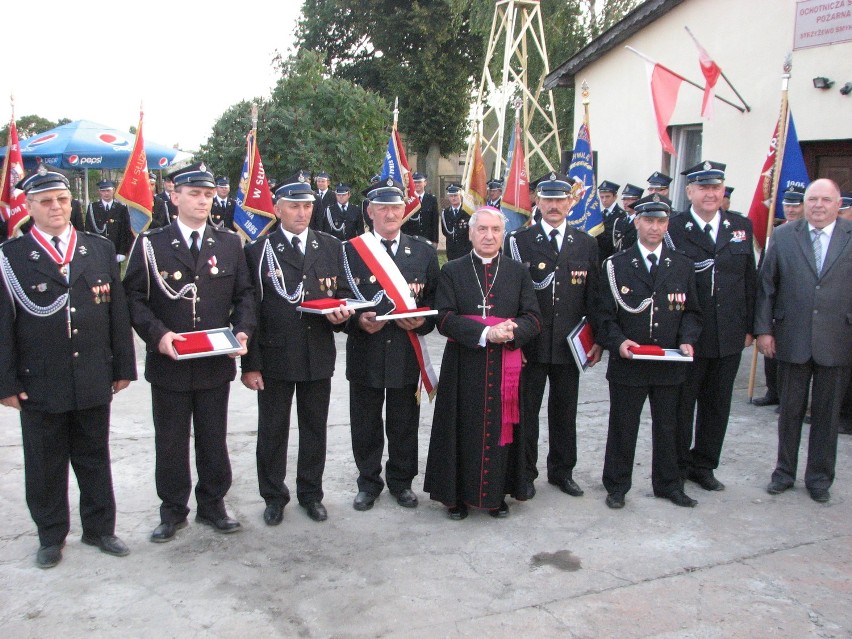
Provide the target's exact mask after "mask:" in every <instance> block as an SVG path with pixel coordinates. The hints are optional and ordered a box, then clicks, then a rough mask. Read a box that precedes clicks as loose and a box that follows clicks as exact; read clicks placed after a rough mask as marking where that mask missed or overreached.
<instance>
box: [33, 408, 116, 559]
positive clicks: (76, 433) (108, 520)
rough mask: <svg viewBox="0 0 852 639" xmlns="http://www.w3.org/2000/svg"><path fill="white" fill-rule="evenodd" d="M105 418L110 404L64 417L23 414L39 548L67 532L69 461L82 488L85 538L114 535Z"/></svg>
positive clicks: (81, 511)
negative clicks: (88, 536)
mask: <svg viewBox="0 0 852 639" xmlns="http://www.w3.org/2000/svg"><path fill="white" fill-rule="evenodd" d="M109 415H110V405H109V404H104V405H103V406H95V407H94V408H87V409H83V410H74V411H68V412H66V413H46V412H43V411H39V410H29V409H26V408H24V409H23V410H22V411H21V432H22V438H23V448H24V474H25V488H26V497H27V506H28V507H29V509H30V514H31V515H32V518H33V521H34V522H35V524H36V526H37V527H38V538H39V542H40V543H41V545H42V546H53V545H58V544H61V543H62V542H64V541H65V537H66V536H67V535H68V531H69V530H70V513H69V505H68V462H69V461H70V462H71V467H72V468H73V469H74V474H75V475H76V477H77V484H78V485H79V487H80V520H81V521H82V524H83V533H84V534H86V535H91V536H102V535H112V534H113V533H114V532H115V497H114V495H113V491H112V471H111V467H110V458H109Z"/></svg>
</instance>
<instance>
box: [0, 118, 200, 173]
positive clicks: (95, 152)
mask: <svg viewBox="0 0 852 639" xmlns="http://www.w3.org/2000/svg"><path fill="white" fill-rule="evenodd" d="M135 139H136V138H135V136H133V135H132V134H130V133H126V132H124V131H118V130H117V129H111V128H109V127H106V126H104V125H102V124H98V123H96V122H90V121H89V120H76V121H75V122H69V123H68V124H63V125H62V126H58V127H56V128H55V129H50V130H49V131H45V132H44V133H40V134H38V135H34V136H33V137H31V138H27V139H26V140H21V155H22V156H23V158H24V164H25V165H27V166H28V167H31V168H34V167H35V166H36V165H38V164H41V163H44V164H49V165H51V166H55V167H58V168H61V169H123V168H124V167H125V166H126V165H127V158H129V157H130V152H131V151H132V150H133V143H134V141H135ZM145 154H146V155H147V157H148V168H149V169H165V168H168V167H169V166H171V165H172V164H175V163H176V162H181V161H183V160H186V159H188V158H190V157H191V156H190V154H189V153H186V152H184V151H179V150H177V149H173V148H171V147H168V146H164V145H162V144H157V143H156V142H151V141H149V140H145ZM5 155H6V148H5V147H4V148H3V149H2V151H0V157H3V156H5Z"/></svg>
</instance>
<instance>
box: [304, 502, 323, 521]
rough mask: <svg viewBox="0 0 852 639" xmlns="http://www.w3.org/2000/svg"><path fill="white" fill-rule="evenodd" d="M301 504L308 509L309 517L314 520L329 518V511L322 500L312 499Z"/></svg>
mask: <svg viewBox="0 0 852 639" xmlns="http://www.w3.org/2000/svg"><path fill="white" fill-rule="evenodd" d="M300 505H301V506H302V508H304V509H305V510H306V511H307V513H308V517H310V518H311V519H313V520H314V521H325V520H326V519H328V512H326V510H325V506H323V505H322V502H319V501H312V502H310V503H307V504H300Z"/></svg>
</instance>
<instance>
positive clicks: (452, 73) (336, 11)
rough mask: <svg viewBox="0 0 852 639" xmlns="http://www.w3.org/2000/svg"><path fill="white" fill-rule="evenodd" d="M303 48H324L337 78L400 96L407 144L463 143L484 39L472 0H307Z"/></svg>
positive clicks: (450, 148)
mask: <svg viewBox="0 0 852 639" xmlns="http://www.w3.org/2000/svg"><path fill="white" fill-rule="evenodd" d="M297 39H298V44H299V47H300V48H301V49H302V50H312V51H317V52H321V53H322V55H323V56H324V59H325V64H326V66H327V67H328V68H329V69H330V71H331V73H332V74H333V75H334V76H335V77H338V78H344V79H347V80H350V81H352V82H354V83H356V84H358V85H360V86H362V87H364V88H367V89H370V90H372V91H375V92H377V93H379V94H381V95H383V96H385V97H386V98H387V99H388V100H389V101H392V100H393V99H394V97H397V96H398V97H399V108H400V113H401V115H400V119H399V130H400V131H401V132H402V134H403V135H404V136H405V138H406V143H407V146H408V149H409V151H413V152H416V153H426V152H428V151H429V149H430V147H431V146H433V145H437V146H438V147H439V148H440V153H441V154H442V155H445V156H446V155H449V154H451V153H456V152H459V151H462V150H463V149H464V148H465V135H466V133H467V130H468V124H467V116H468V112H469V108H470V95H471V87H472V86H473V84H474V83H475V82H476V81H477V80H478V75H479V72H480V70H481V65H482V58H483V55H484V46H485V45H484V40H483V37H482V36H481V35H478V34H474V33H472V32H471V24H470V7H469V3H463V2H457V1H456V0H412V1H411V2H404V3H403V2H398V1H397V0H305V3H304V6H303V8H302V19H301V21H300V23H299V28H298V30H297Z"/></svg>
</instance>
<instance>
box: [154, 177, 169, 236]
mask: <svg viewBox="0 0 852 639" xmlns="http://www.w3.org/2000/svg"><path fill="white" fill-rule="evenodd" d="M148 184H149V185H150V187H151V194H152V195H153V196H154V200H153V203H152V207H151V225H150V226H149V227H148V228H149V229H158V228H160V227H161V226H168V225H169V224H171V223H172V221H171V220H170V219H169V208H168V206H166V201H165V200H164V199H163V198H161V197H157V176H156V175H154V174H153V173H148Z"/></svg>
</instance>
